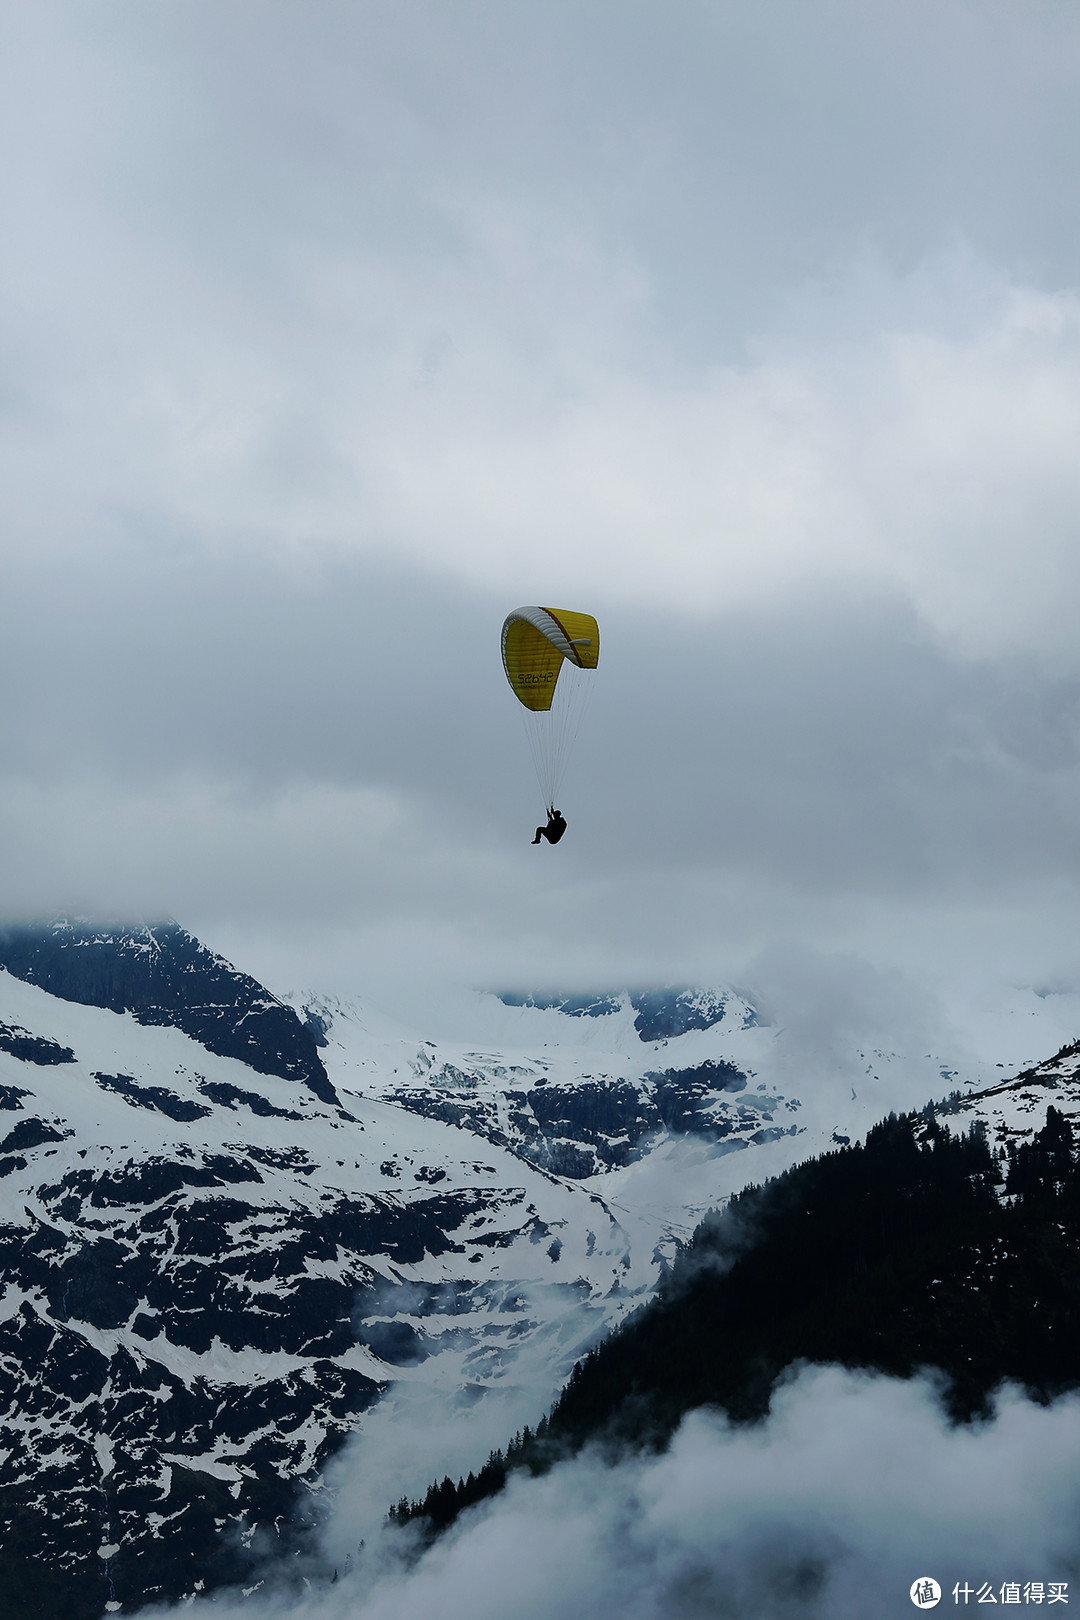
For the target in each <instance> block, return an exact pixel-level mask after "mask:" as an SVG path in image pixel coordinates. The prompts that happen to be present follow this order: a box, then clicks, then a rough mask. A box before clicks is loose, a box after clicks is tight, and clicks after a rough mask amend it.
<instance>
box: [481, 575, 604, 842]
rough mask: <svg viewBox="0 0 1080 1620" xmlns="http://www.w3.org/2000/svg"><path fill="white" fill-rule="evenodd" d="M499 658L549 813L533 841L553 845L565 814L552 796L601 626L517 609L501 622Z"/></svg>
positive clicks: (581, 708)
mask: <svg viewBox="0 0 1080 1620" xmlns="http://www.w3.org/2000/svg"><path fill="white" fill-rule="evenodd" d="M502 659H503V668H504V670H505V671H506V678H507V680H508V681H509V682H510V689H511V691H512V692H513V693H514V696H515V697H516V698H517V700H518V702H519V703H520V704H521V713H522V719H523V720H524V722H525V729H526V733H527V735H528V738H529V746H530V748H531V750H532V756H533V764H534V766H535V767H536V775H537V780H538V782H539V784H540V791H541V793H542V794H543V797H544V808H545V810H546V811H547V816H548V823H547V826H546V827H538V828H537V829H536V837H535V838H534V839H533V840H532V842H533V843H534V844H538V843H539V842H540V840H541V838H546V839H547V841H548V843H549V844H557V843H558V841H559V839H560V838H561V837H562V835H563V833H564V832H565V831H566V819H565V817H564V816H563V814H562V812H561V811H560V810H556V809H555V795H556V793H557V791H558V787H559V783H560V781H561V779H562V775H563V771H564V770H565V767H566V760H567V756H568V754H569V752H570V749H571V747H572V746H573V743H574V739H575V737H576V736H577V733H578V729H579V727H580V725H581V721H582V718H583V716H584V712H585V708H586V705H587V703H588V699H589V695H590V691H591V686H592V683H591V681H590V680H589V679H588V678H587V676H585V675H584V674H583V672H585V671H588V670H592V669H595V668H596V666H597V663H598V662H599V659H600V631H599V629H598V627H597V623H596V620H595V619H594V618H593V617H592V615H591V614H589V613H576V612H572V611H571V610H569V609H567V608H545V607H520V608H515V609H514V611H513V613H510V614H508V615H507V617H506V622H505V623H504V625H503V627H502Z"/></svg>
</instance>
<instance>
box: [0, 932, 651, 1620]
mask: <svg viewBox="0 0 1080 1620" xmlns="http://www.w3.org/2000/svg"><path fill="white" fill-rule="evenodd" d="M60 939H61V941H62V939H63V936H60ZM144 946H145V940H143V939H141V938H140V937H138V936H132V935H130V934H128V935H125V934H114V935H112V936H107V937H106V936H99V937H98V941H97V946H96V949H97V951H98V953H99V955H100V954H106V953H112V954H113V955H114V956H119V957H121V958H122V957H123V956H124V955H125V954H127V953H128V952H134V951H137V950H141V949H143V947H144ZM209 954H210V953H207V955H208V956H209ZM217 961H218V959H215V962H217ZM215 971H217V968H215ZM196 977H197V976H196ZM278 1005H279V1006H280V1004H278ZM282 1010H283V1011H285V1012H287V1011H288V1009H282ZM238 1016H239V1018H240V1020H241V1021H243V1020H244V1018H245V1017H246V1014H245V1013H244V1010H243V1009H241V1010H240V1012H239V1014H238ZM289 1017H290V1018H293V1015H292V1014H289ZM294 1021H295V1020H294ZM296 1022H297V1023H298V1021H296ZM0 1026H2V1027H0V1121H2V1127H0V1264H2V1280H3V1294H2V1301H0V1400H2V1407H3V1412H2V1416H0V1489H2V1492H3V1504H4V1507H3V1512H4V1515H5V1520H6V1534H5V1537H4V1556H5V1557H6V1558H7V1559H8V1560H9V1562H10V1561H15V1562H16V1563H17V1562H18V1560H19V1559H21V1560H22V1566H23V1568H24V1569H25V1566H26V1565H27V1563H28V1561H32V1564H33V1566H34V1569H35V1576H34V1581H35V1588H36V1590H37V1591H38V1596H39V1597H40V1592H41V1590H42V1582H44V1589H46V1590H47V1589H48V1588H49V1583H50V1582H52V1583H53V1585H54V1587H55V1590H56V1593H57V1597H56V1605H55V1606H56V1612H67V1613H72V1614H78V1613H80V1612H85V1613H87V1614H95V1615H96V1614H99V1613H100V1612H101V1608H102V1605H103V1603H105V1602H107V1601H124V1602H125V1603H127V1602H130V1601H133V1600H135V1599H145V1598H147V1597H149V1596H152V1595H154V1594H155V1593H159V1592H160V1593H166V1594H177V1593H179V1592H182V1591H185V1590H193V1589H194V1583H195V1581H196V1580H202V1581H205V1582H207V1583H209V1584H214V1583H215V1582H217V1581H221V1580H223V1579H243V1578H244V1577H245V1574H246V1573H247V1571H248V1570H249V1569H250V1568H251V1567H252V1565H253V1563H254V1561H256V1559H257V1554H258V1550H259V1544H260V1542H259V1539H258V1538H257V1539H256V1540H255V1541H254V1542H253V1535H254V1533H255V1530H256V1527H257V1526H259V1527H261V1531H262V1538H264V1537H265V1534H266V1533H267V1532H268V1531H269V1532H270V1533H272V1534H275V1535H279V1536H285V1535H289V1536H292V1537H295V1535H296V1534H297V1531H296V1528H295V1525H292V1526H290V1525H289V1523H288V1521H289V1520H290V1516H292V1515H293V1512H294V1507H295V1498H296V1490H297V1488H298V1486H299V1485H300V1484H301V1483H302V1484H303V1489H304V1491H312V1490H313V1491H315V1492H317V1491H318V1488H319V1477H320V1468H321V1466H322V1464H323V1462H324V1461H325V1459H326V1457H327V1456H328V1455H329V1454H330V1453H331V1452H332V1451H333V1449H334V1447H335V1445H336V1444H337V1443H338V1442H339V1441H340V1439H341V1437H342V1436H344V1435H345V1434H347V1433H348V1432H349V1431H350V1430H351V1429H352V1428H353V1426H354V1425H355V1423H356V1421H357V1417H358V1415H359V1414H360V1413H362V1412H363V1411H364V1409H365V1408H366V1407H367V1406H368V1405H369V1404H370V1403H371V1401H372V1400H373V1399H375V1398H376V1397H377V1396H378V1394H379V1391H380V1389H381V1388H382V1387H383V1386H384V1385H385V1383H386V1381H387V1380H388V1378H394V1379H397V1380H401V1379H408V1378H411V1377H418V1376H421V1377H423V1378H425V1379H426V1380H427V1381H428V1382H429V1383H434V1384H435V1385H437V1386H439V1387H442V1388H444V1389H449V1390H453V1389H458V1388H460V1387H462V1386H463V1385H468V1386H469V1387H470V1388H472V1389H473V1390H474V1391H476V1392H478V1393H479V1392H482V1390H483V1389H484V1388H485V1387H487V1386H489V1385H492V1384H498V1383H499V1382H500V1380H502V1379H504V1378H505V1377H506V1375H507V1372H508V1369H509V1370H512V1368H513V1365H514V1363H515V1361H516V1358H517V1356H518V1355H519V1354H520V1352H521V1349H522V1347H523V1346H526V1345H528V1347H529V1349H530V1353H531V1355H532V1357H533V1360H534V1362H535V1361H536V1360H537V1358H539V1361H540V1362H541V1364H543V1365H544V1366H546V1367H547V1368H548V1378H549V1381H550V1384H551V1386H552V1387H553V1386H554V1385H555V1383H557V1381H558V1380H559V1378H561V1377H562V1376H564V1375H565V1373H566V1371H567V1369H568V1368H569V1366H570V1365H572V1362H573V1360H574V1359H575V1357H576V1356H577V1355H578V1354H580V1353H581V1350H582V1348H583V1347H584V1345H585V1344H586V1343H587V1342H589V1340H590V1338H591V1337H593V1336H594V1335H595V1334H596V1333H597V1332H599V1331H600V1330H601V1329H602V1327H603V1326H604V1325H605V1324H607V1323H609V1322H611V1321H612V1320H615V1319H617V1318H618V1316H619V1315H620V1314H621V1313H622V1312H623V1311H625V1310H626V1309H627V1308H629V1306H630V1305H631V1304H632V1302H633V1300H634V1299H635V1297H641V1294H642V1291H644V1290H645V1289H647V1288H648V1286H649V1285H650V1283H651V1280H652V1278H653V1276H654V1273H655V1261H654V1259H653V1253H652V1250H653V1247H654V1242H655V1229H654V1223H646V1228H647V1229H646V1230H644V1231H639V1230H633V1229H631V1227H629V1226H628V1225H627V1224H626V1223H624V1222H621V1221H620V1220H619V1219H617V1218H616V1217H615V1216H614V1215H613V1214H612V1213H611V1211H610V1210H609V1209H608V1208H607V1207H606V1205H605V1203H604V1202H603V1200H602V1199H601V1198H599V1197H597V1196H595V1195H593V1194H591V1193H589V1192H588V1191H586V1190H585V1189H584V1188H582V1187H580V1186H578V1185H577V1184H575V1183H573V1182H566V1181H564V1180H562V1179H560V1178H559V1177H556V1176H554V1175H552V1174H550V1173H547V1172H544V1171H542V1170H539V1169H536V1168H534V1167H532V1166H530V1165H528V1164H527V1163H525V1162H524V1161H523V1160H522V1159H521V1158H519V1157H518V1156H516V1155H515V1154H513V1153H512V1152H511V1151H510V1150H508V1149H507V1148H505V1147H500V1146H498V1145H497V1144H493V1143H491V1142H480V1141H478V1139H477V1138H475V1137H474V1136H472V1135H471V1134H469V1133H468V1132H464V1131H461V1130H459V1129H457V1128H455V1127H453V1126H448V1125H447V1124H445V1123H444V1122H442V1121H439V1120H428V1119H425V1118H423V1117H419V1116H417V1115H415V1114H412V1113H408V1112H406V1111H404V1110H402V1109H401V1108H399V1107H396V1106H393V1105H392V1104H390V1103H387V1102H384V1101H381V1100H378V1099H376V1098H371V1097H366V1096H362V1095H359V1094H354V1093H350V1092H349V1091H348V1090H343V1091H342V1092H341V1093H340V1095H339V1094H338V1093H336V1092H334V1090H333V1088H332V1087H330V1086H329V1084H328V1083H327V1082H326V1080H325V1075H324V1076H323V1079H322V1080H321V1081H320V1080H319V1078H318V1076H317V1075H316V1077H315V1078H316V1081H317V1083H318V1085H319V1090H320V1091H322V1092H323V1093H324V1094H325V1095H329V1096H334V1097H335V1098H336V1100H335V1101H334V1102H328V1101H326V1100H325V1096H319V1095H316V1094H315V1093H314V1091H313V1089H312V1087H311V1085H310V1084H309V1083H308V1082H307V1080H305V1079H304V1078H301V1077H298V1076H296V1075H293V1076H291V1077H285V1076H282V1075H275V1074H271V1073H267V1072H259V1070H258V1069H256V1068H253V1067H251V1066H250V1065H249V1064H246V1063H243V1062H241V1061H239V1060H238V1059H237V1058H234V1057H229V1056H222V1055H219V1054H215V1053H212V1052H209V1051H208V1050H207V1049H206V1047H205V1046H204V1045H202V1044H201V1043H200V1042H198V1041H196V1040H194V1039H193V1038H192V1037H191V1036H190V1035H188V1034H185V1033H184V1032H183V1031H182V1030H180V1029H177V1028H175V1027H170V1026H169V1025H167V1024H164V1023H155V1022H143V1021H141V1019H140V1017H139V1015H138V1014H137V1013H134V1012H131V1011H123V1012H118V1011H112V1010H109V1009H108V1008H103V1007H97V1006H92V1005H85V1004H81V1003H79V1002H75V1001H70V1000H65V999H62V998H60V997H57V996H54V995H52V994H50V993H49V992H48V991H46V990H44V989H42V988H40V986H39V985H33V984H28V983H26V982H24V981H22V980H20V979H18V978H16V977H14V976H13V975H12V974H10V973H8V972H6V971H3V972H0ZM298 1027H299V1025H298ZM217 1044H219V1045H220V1044H222V1043H221V1042H220V1041H218V1042H217ZM256 1056H257V1060H258V1061H259V1062H260V1063H261V1065H262V1068H263V1070H264V1071H265V1070H267V1069H269V1068H271V1067H273V1066H274V1061H273V1060H274V1052H273V1050H272V1049H269V1048H268V1049H267V1050H264V1051H262V1052H261V1053H258V1054H256ZM283 1066H284V1067H286V1068H288V1065H281V1064H278V1067H283ZM631 1225H632V1223H631ZM230 1524H231V1525H232V1526H234V1532H235V1533H233V1534H225V1535H222V1534H221V1532H223V1531H228V1528H229V1525H230ZM249 1548H250V1549H251V1550H250V1552H249V1550H248V1549H249ZM80 1604H82V1605H84V1607H83V1608H82V1609H80V1607H79V1605H80ZM12 1612H18V1611H17V1610H15V1609H13V1611H12Z"/></svg>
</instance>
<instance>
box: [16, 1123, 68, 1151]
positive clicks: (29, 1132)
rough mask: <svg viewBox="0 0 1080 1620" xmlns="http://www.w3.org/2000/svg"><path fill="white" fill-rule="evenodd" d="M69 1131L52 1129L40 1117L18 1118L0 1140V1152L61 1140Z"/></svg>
mask: <svg viewBox="0 0 1080 1620" xmlns="http://www.w3.org/2000/svg"><path fill="white" fill-rule="evenodd" d="M71 1134H72V1133H71V1132H70V1131H67V1132H64V1131H58V1130H54V1128H53V1127H52V1126H51V1125H46V1123H45V1121H44V1120H42V1119H20V1121H19V1123H18V1124H17V1125H16V1126H15V1128H14V1130H11V1131H9V1132H8V1133H7V1135H6V1136H5V1137H4V1140H3V1141H2V1142H0V1153H14V1152H16V1151H17V1150H18V1149H22V1150H24V1151H25V1150H26V1149H27V1148H35V1147H40V1146H41V1145H42V1143H44V1142H62V1141H63V1140H64V1136H65V1135H68V1136H70V1135H71Z"/></svg>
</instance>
